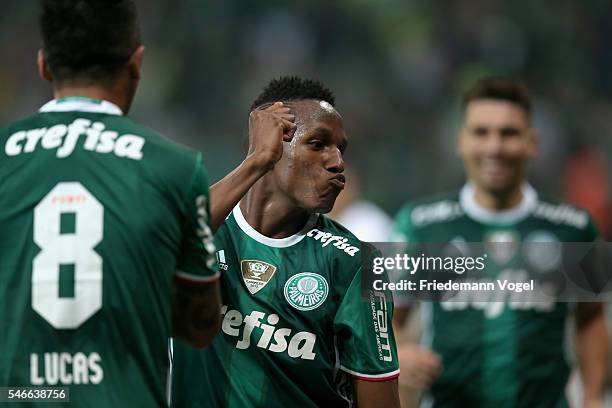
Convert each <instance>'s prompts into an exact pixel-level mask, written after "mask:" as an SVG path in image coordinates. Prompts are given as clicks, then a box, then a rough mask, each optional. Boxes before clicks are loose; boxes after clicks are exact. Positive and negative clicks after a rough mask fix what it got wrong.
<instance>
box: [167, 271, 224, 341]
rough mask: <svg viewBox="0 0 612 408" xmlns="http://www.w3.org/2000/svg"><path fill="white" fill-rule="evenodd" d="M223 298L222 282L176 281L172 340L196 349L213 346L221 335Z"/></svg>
mask: <svg viewBox="0 0 612 408" xmlns="http://www.w3.org/2000/svg"><path fill="white" fill-rule="evenodd" d="M220 304H221V295H220V291H219V280H218V279H215V280H214V281H212V282H191V281H189V280H187V279H182V278H180V277H177V278H175V280H174V290H173V294H172V337H174V338H175V339H179V340H182V341H184V342H186V343H188V344H190V345H192V346H193V347H196V348H203V347H206V346H208V345H210V343H212V341H213V339H214V337H215V335H216V334H217V332H218V331H219V325H220V321H221V313H220Z"/></svg>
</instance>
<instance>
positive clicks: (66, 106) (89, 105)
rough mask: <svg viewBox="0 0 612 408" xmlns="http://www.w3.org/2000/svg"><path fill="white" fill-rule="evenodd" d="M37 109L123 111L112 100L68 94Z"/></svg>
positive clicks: (115, 112)
mask: <svg viewBox="0 0 612 408" xmlns="http://www.w3.org/2000/svg"><path fill="white" fill-rule="evenodd" d="M38 111H39V112H41V113H47V112H91V113H106V114H107V115H116V116H123V111H122V110H121V109H120V108H119V107H118V106H117V105H115V104H114V103H112V102H109V101H102V100H98V99H91V98H85V97H81V96H68V97H66V98H61V99H53V100H51V101H49V102H47V103H46V104H44V105H43V107H42V108H40V109H39V110H38Z"/></svg>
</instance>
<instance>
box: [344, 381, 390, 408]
mask: <svg viewBox="0 0 612 408" xmlns="http://www.w3.org/2000/svg"><path fill="white" fill-rule="evenodd" d="M353 385H354V387H355V394H356V395H357V406H358V407H359V408H378V407H390V408H395V407H398V408H399V407H400V406H401V405H400V400H399V391H398V386H397V378H394V379H392V380H388V381H364V380H358V379H355V380H354V381H353Z"/></svg>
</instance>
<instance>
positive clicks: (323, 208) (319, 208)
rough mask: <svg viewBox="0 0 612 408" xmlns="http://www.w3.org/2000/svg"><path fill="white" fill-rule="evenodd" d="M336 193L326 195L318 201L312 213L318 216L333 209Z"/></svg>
mask: <svg viewBox="0 0 612 408" xmlns="http://www.w3.org/2000/svg"><path fill="white" fill-rule="evenodd" d="M338 193H339V192H337V193H335V192H333V193H331V194H327V195H325V196H323V197H321V198H320V199H319V202H318V203H317V204H316V206H315V209H314V212H317V213H319V214H327V213H328V212H330V211H331V210H332V209H333V208H334V204H335V203H336V198H338Z"/></svg>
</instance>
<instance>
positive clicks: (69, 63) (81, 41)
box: [40, 0, 141, 84]
mask: <svg viewBox="0 0 612 408" xmlns="http://www.w3.org/2000/svg"><path fill="white" fill-rule="evenodd" d="M41 2H42V14H41V16H40V29H41V33H42V38H43V47H44V48H43V49H44V55H45V60H46V61H47V64H48V66H49V69H50V71H51V73H52V75H53V78H54V80H55V81H56V82H57V83H59V84H61V83H64V82H71V83H87V84H90V83H94V82H98V81H107V82H108V81H112V80H114V79H115V78H116V75H117V74H118V73H119V71H120V70H121V68H123V67H124V66H125V64H126V63H127V62H128V61H129V59H130V57H131V56H132V54H133V53H134V51H135V50H136V49H137V48H138V47H139V46H140V44H141V40H140V25H139V23H138V13H137V11H136V5H135V4H134V2H133V0H42V1H41Z"/></svg>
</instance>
